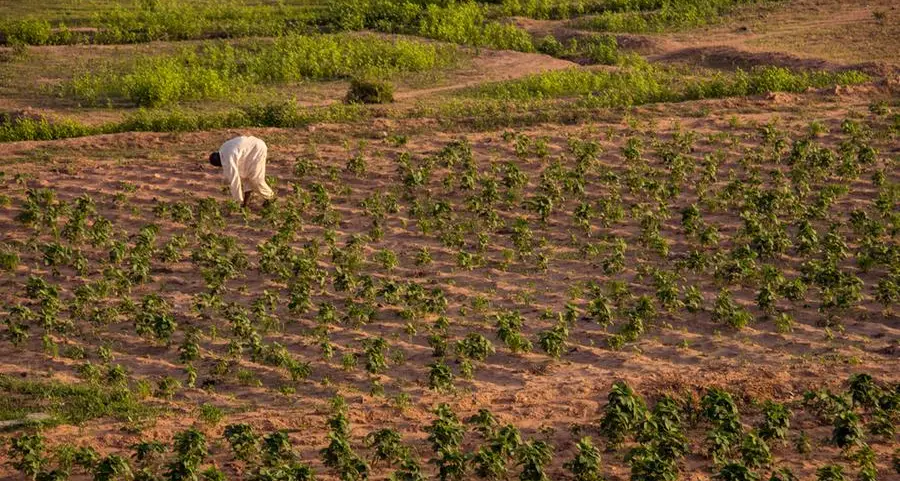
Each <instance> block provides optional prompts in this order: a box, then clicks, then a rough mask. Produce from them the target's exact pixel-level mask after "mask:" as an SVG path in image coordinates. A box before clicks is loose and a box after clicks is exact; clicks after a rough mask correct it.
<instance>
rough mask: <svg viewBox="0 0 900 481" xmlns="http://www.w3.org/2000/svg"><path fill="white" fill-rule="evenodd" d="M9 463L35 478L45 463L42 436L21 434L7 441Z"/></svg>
mask: <svg viewBox="0 0 900 481" xmlns="http://www.w3.org/2000/svg"><path fill="white" fill-rule="evenodd" d="M9 459H10V460H11V463H10V464H11V465H12V467H13V468H15V469H16V470H18V471H21V472H22V474H24V475H26V476H28V477H29V478H31V479H35V478H36V477H37V475H38V473H40V472H41V468H42V466H43V465H44V464H46V463H47V461H48V460H47V459H46V458H45V457H44V437H43V436H42V435H40V434H23V435H21V436H17V437H15V438H13V439H12V440H11V441H10V443H9Z"/></svg>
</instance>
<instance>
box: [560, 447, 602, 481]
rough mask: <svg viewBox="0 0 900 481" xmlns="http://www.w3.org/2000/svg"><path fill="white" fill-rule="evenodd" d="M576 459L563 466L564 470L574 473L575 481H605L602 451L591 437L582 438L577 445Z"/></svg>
mask: <svg viewBox="0 0 900 481" xmlns="http://www.w3.org/2000/svg"><path fill="white" fill-rule="evenodd" d="M576 447H577V449H578V451H577V453H576V454H575V457H574V458H573V459H571V460H569V461H567V462H566V463H564V464H563V468H565V469H566V470H567V471H569V472H571V473H572V477H573V479H574V480H575V481H603V480H604V479H605V478H604V477H603V474H602V473H601V471H600V451H599V450H598V449H597V448H596V447H595V446H594V444H593V442H592V441H591V438H590V437H584V438H581V439H580V440H579V441H578V444H577V445H576Z"/></svg>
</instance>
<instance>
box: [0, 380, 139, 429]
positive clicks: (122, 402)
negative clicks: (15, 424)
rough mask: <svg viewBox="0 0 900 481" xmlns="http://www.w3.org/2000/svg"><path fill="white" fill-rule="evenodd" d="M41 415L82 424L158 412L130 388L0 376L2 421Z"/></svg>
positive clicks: (128, 418)
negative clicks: (106, 418)
mask: <svg viewBox="0 0 900 481" xmlns="http://www.w3.org/2000/svg"><path fill="white" fill-rule="evenodd" d="M39 412H41V413H49V414H52V415H53V417H54V421H56V422H57V423H63V424H81V423H84V422H86V421H89V420H91V419H96V418H102V417H113V418H116V419H119V420H123V421H127V420H135V419H138V418H145V417H147V416H150V415H152V414H154V413H155V412H156V410H155V409H154V408H151V407H149V406H146V405H144V404H143V403H141V402H140V401H139V400H138V399H137V398H136V397H135V396H134V394H133V393H132V392H131V391H130V390H129V389H128V388H127V387H122V388H107V387H102V386H98V385H93V384H64V383H61V382H56V381H46V382H42V381H28V380H21V379H14V378H12V377H10V376H5V375H0V420H9V419H21V418H23V417H24V416H25V415H27V414H30V413H39Z"/></svg>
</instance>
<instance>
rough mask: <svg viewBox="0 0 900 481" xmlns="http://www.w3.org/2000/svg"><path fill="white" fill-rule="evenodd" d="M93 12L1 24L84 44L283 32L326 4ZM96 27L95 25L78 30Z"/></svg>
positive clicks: (180, 2)
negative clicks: (62, 17)
mask: <svg viewBox="0 0 900 481" xmlns="http://www.w3.org/2000/svg"><path fill="white" fill-rule="evenodd" d="M92 10H93V12H92V13H90V14H88V13H85V14H84V15H82V16H80V17H79V18H74V19H65V20H64V21H63V19H60V18H47V15H49V14H54V13H55V14H56V15H57V16H58V15H59V14H60V12H55V11H53V10H52V9H51V11H50V12H48V13H47V14H44V13H43V12H40V13H39V12H33V13H32V14H29V15H27V16H19V15H10V16H9V17H7V18H9V19H10V20H9V21H6V22H3V23H0V36H3V37H4V38H5V39H6V42H7V43H11V44H12V43H25V44H28V45H69V44H79V43H100V44H120V43H141V42H150V41H154V40H190V39H199V38H237V37H248V36H278V35H284V34H287V33H290V32H300V31H311V30H313V29H315V28H316V25H317V24H319V23H321V12H322V9H319V8H315V7H311V6H309V5H287V4H284V3H281V2H278V3H275V4H261V5H246V4H245V3H244V2H239V1H234V0H231V1H229V0H224V1H220V2H203V1H199V2H196V1H187V0H154V1H143V2H139V3H138V4H136V5H123V4H120V2H115V4H113V5H107V6H95V7H93V9H92ZM76 27H91V28H93V29H95V30H77V29H75V28H76Z"/></svg>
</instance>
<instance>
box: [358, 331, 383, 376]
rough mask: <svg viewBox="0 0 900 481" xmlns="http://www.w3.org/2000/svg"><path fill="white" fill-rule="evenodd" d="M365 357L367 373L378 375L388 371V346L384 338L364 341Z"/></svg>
mask: <svg viewBox="0 0 900 481" xmlns="http://www.w3.org/2000/svg"><path fill="white" fill-rule="evenodd" d="M363 346H364V351H365V352H364V355H365V358H366V371H368V372H370V373H372V374H378V373H380V372H383V371H384V370H385V369H387V361H386V360H385V351H386V350H387V347H388V344H387V341H385V340H384V339H383V338H380V337H376V338H374V339H366V340H364V341H363Z"/></svg>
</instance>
